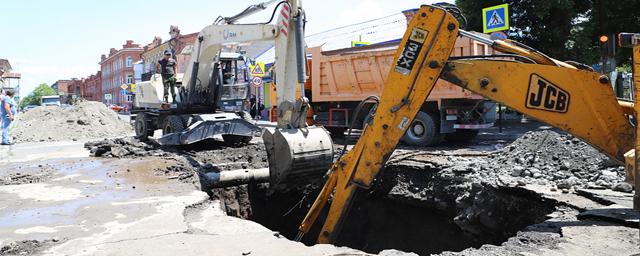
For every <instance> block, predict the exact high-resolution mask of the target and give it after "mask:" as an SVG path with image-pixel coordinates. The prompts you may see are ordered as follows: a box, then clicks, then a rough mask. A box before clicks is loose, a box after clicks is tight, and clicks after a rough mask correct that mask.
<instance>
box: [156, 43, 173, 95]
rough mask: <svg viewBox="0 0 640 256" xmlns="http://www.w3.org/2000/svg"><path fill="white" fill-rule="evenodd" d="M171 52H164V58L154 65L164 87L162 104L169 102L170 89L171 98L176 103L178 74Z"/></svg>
mask: <svg viewBox="0 0 640 256" xmlns="http://www.w3.org/2000/svg"><path fill="white" fill-rule="evenodd" d="M171 55H172V54H171V50H165V51H164V57H162V59H161V60H159V61H158V64H156V73H160V74H161V75H162V83H163V85H164V102H167V103H168V102H169V89H171V98H172V101H173V102H176V73H178V64H177V63H176V60H174V59H173V58H171Z"/></svg>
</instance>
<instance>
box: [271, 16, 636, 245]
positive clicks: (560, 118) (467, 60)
mask: <svg viewBox="0 0 640 256" xmlns="http://www.w3.org/2000/svg"><path fill="white" fill-rule="evenodd" d="M459 20H461V21H464V17H463V16H462V15H461V12H460V11H459V9H457V8H456V7H455V6H453V5H438V6H428V5H423V6H421V7H420V9H419V10H418V11H417V13H416V15H415V16H414V18H413V20H412V21H411V22H410V25H409V27H408V29H407V31H406V32H405V34H404V37H403V39H402V41H401V43H400V47H398V51H397V52H396V56H395V59H394V63H395V64H394V65H393V66H392V68H391V70H390V72H389V75H388V77H387V80H386V84H385V86H384V91H383V93H382V94H381V97H380V98H379V99H377V98H375V97H373V98H371V99H368V100H375V101H377V102H378V103H377V107H376V111H375V114H374V115H373V117H372V118H371V121H370V122H369V123H368V124H367V125H366V126H365V129H364V131H363V133H362V135H361V137H360V138H359V140H358V141H357V143H356V144H355V145H354V146H353V148H352V149H351V150H350V151H348V152H347V153H345V154H343V155H341V156H340V157H339V159H338V160H337V161H335V162H334V163H333V165H332V166H331V168H330V170H329V171H328V173H327V176H326V183H325V184H324V187H323V188H322V190H321V192H320V194H319V195H318V197H317V198H316V200H315V201H314V203H313V205H312V206H311V208H310V210H309V212H308V213H307V215H306V217H305V219H304V220H303V222H302V224H301V225H300V227H299V231H300V232H299V233H298V236H297V237H296V240H298V241H299V240H300V239H301V238H302V236H303V235H304V234H306V233H308V232H309V230H310V229H311V227H312V225H313V224H314V222H315V221H316V219H317V218H318V216H319V215H320V213H321V212H322V211H323V209H324V208H325V207H326V206H327V204H328V202H329V201H330V200H331V203H330V206H328V208H329V209H328V213H327V216H326V219H325V222H324V223H323V226H322V229H321V231H320V235H319V237H318V239H317V241H318V242H319V243H332V242H333V241H335V239H336V237H337V235H338V234H339V232H340V227H341V226H342V225H343V224H344V223H343V222H344V220H345V217H346V215H347V213H348V211H349V208H350V205H351V203H352V201H353V198H354V195H355V192H356V190H360V189H365V190H366V189H369V188H371V187H372V185H373V184H374V182H375V181H376V177H377V175H378V173H379V172H380V170H381V169H382V167H383V165H384V164H385V162H386V161H387V159H388V158H389V157H390V156H391V154H392V152H393V151H394V149H395V147H396V145H397V143H398V141H399V140H400V138H401V137H402V135H403V134H404V133H405V131H406V129H407V127H409V124H411V122H412V121H413V119H414V118H415V116H416V114H417V113H418V111H419V110H420V106H421V104H422V103H423V102H424V100H425V99H426V98H427V97H428V96H429V93H430V92H431V90H432V89H433V87H434V85H435V83H436V80H438V78H441V79H444V80H447V81H449V82H451V83H453V84H456V85H458V86H460V87H462V88H465V89H467V90H470V91H473V92H475V93H477V94H480V95H482V96H484V97H486V98H488V99H490V100H493V101H495V102H500V103H502V104H504V105H506V106H509V107H510V108H513V109H515V110H517V111H519V112H521V113H523V114H525V115H527V116H531V117H533V118H535V119H537V120H540V121H543V122H546V123H548V124H550V125H552V126H554V127H556V128H559V129H561V130H563V131H565V132H567V133H570V134H572V135H574V136H576V137H578V138H580V139H582V140H584V141H585V142H587V143H589V144H590V145H591V146H593V147H595V148H597V149H598V150H600V151H601V152H602V153H604V154H606V155H608V156H609V157H611V159H613V160H615V161H617V162H618V163H620V164H625V163H626V165H625V166H626V169H627V182H629V183H632V184H636V185H638V183H640V179H635V180H634V177H635V176H637V172H638V171H637V169H636V168H635V166H638V164H637V161H638V160H637V159H636V157H635V156H637V155H638V154H637V150H640V143H638V140H637V136H636V134H637V131H636V130H637V128H638V126H637V125H636V123H637V122H636V120H637V113H638V111H640V105H638V104H635V105H634V104H632V103H629V102H619V101H618V100H617V99H616V97H615V95H614V92H613V90H612V87H611V84H610V81H609V78H608V77H607V76H605V75H603V74H600V73H597V72H595V71H593V70H592V69H591V68H589V67H588V66H586V65H583V64H580V63H576V62H570V61H565V62H563V61H559V60H556V59H553V58H550V57H549V56H546V55H545V54H543V53H541V52H539V51H537V50H535V49H532V48H530V47H528V46H526V45H523V44H520V43H518V42H515V41H511V40H489V39H486V38H483V37H478V36H475V35H474V34H472V33H469V32H467V31H464V30H462V29H461V28H460V22H459ZM458 36H467V37H471V38H472V39H475V40H478V41H480V42H483V43H486V44H488V45H491V47H493V48H494V49H495V50H497V51H499V52H501V53H504V54H500V55H494V56H480V57H478V56H473V57H457V58H450V57H449V56H450V53H451V51H452V48H453V45H454V42H455V40H456V37H458ZM620 42H622V45H623V46H626V47H633V57H634V58H633V61H634V71H635V72H634V82H635V84H636V85H638V84H640V71H638V68H640V34H621V35H620ZM505 57H508V58H505ZM634 90H635V95H636V98H637V97H638V96H640V88H638V86H636V87H635V89H634ZM343 153H344V151H343ZM269 160H272V159H271V158H270V159H269ZM270 164H271V163H270ZM634 208H635V209H636V210H640V197H638V194H637V192H636V195H635V196H634Z"/></svg>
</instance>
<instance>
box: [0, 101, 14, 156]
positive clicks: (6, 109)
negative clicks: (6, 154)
mask: <svg viewBox="0 0 640 256" xmlns="http://www.w3.org/2000/svg"><path fill="white" fill-rule="evenodd" d="M6 94H7V95H6V96H5V97H4V99H3V100H2V108H1V109H2V112H1V113H2V145H12V144H13V143H12V142H11V136H9V126H10V125H11V123H12V122H13V120H14V119H15V115H16V102H15V101H14V100H13V95H14V92H13V90H7V92H6Z"/></svg>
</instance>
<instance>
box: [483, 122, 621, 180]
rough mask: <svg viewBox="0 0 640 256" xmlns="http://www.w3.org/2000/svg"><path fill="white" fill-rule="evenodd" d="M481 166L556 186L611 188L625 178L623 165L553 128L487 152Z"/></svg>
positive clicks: (533, 133)
mask: <svg viewBox="0 0 640 256" xmlns="http://www.w3.org/2000/svg"><path fill="white" fill-rule="evenodd" d="M481 168H485V169H489V170H498V172H499V173H502V174H505V173H508V174H509V176H511V177H516V178H520V179H519V183H523V182H524V183H538V184H541V185H545V184H546V182H550V183H552V184H555V185H556V186H557V188H558V189H570V188H572V187H573V188H613V187H614V186H615V185H616V184H618V183H619V182H621V181H624V179H625V173H624V166H620V165H619V164H618V163H616V162H614V161H613V160H612V159H610V158H609V157H607V156H606V155H604V154H602V153H600V152H599V151H598V150H596V149H595V148H593V147H591V146H590V145H588V144H587V143H585V142H583V141H581V140H580V139H578V138H575V137H573V136H571V135H562V134H558V133H556V132H554V131H543V132H527V133H526V134H524V135H523V136H522V137H520V138H518V139H517V140H516V141H514V142H513V143H512V144H511V145H509V146H507V147H505V148H504V149H502V150H501V151H500V152H498V153H496V154H492V155H489V159H488V160H487V164H486V165H484V166H481Z"/></svg>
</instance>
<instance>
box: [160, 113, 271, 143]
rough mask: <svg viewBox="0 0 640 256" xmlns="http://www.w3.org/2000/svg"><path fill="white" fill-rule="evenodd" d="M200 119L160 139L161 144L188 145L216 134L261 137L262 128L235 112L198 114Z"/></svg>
mask: <svg viewBox="0 0 640 256" xmlns="http://www.w3.org/2000/svg"><path fill="white" fill-rule="evenodd" d="M197 116H198V117H199V118H198V119H199V120H198V121H196V122H194V123H193V124H191V125H189V127H187V129H185V130H184V131H181V132H175V133H170V134H167V135H164V136H162V137H160V138H159V139H158V143H159V144H160V145H188V144H191V143H195V142H198V141H202V140H206V139H212V138H213V137H214V136H216V135H240V136H251V137H260V136H262V129H261V128H259V127H257V126H255V125H254V124H252V123H250V122H248V121H246V120H245V119H243V118H241V117H240V116H238V115H237V114H235V113H215V114H203V115H197Z"/></svg>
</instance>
